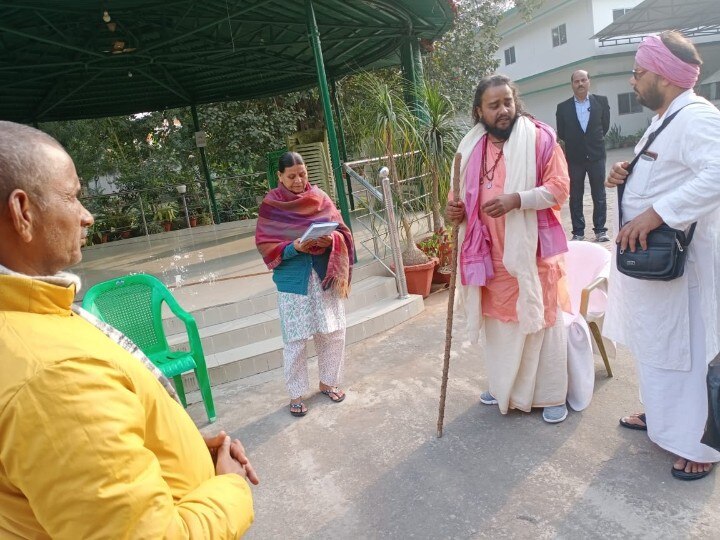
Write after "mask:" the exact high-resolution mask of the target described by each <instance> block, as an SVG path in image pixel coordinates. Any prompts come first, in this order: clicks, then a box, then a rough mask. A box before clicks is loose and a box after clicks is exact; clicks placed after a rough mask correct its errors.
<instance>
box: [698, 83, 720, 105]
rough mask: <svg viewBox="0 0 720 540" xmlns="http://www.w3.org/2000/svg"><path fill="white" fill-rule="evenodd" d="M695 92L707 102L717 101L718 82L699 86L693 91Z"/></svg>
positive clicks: (719, 86)
mask: <svg viewBox="0 0 720 540" xmlns="http://www.w3.org/2000/svg"><path fill="white" fill-rule="evenodd" d="M695 91H696V92H697V94H698V95H699V96H702V97H704V98H705V99H707V100H709V101H715V100H719V99H720V82H714V83H705V84H701V85H700V86H698V87H697V88H696V89H695Z"/></svg>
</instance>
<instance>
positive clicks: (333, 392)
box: [320, 386, 345, 403]
mask: <svg viewBox="0 0 720 540" xmlns="http://www.w3.org/2000/svg"><path fill="white" fill-rule="evenodd" d="M320 392H321V393H323V394H325V395H326V396H327V397H329V398H330V399H331V400H332V401H334V402H335V403H340V402H341V401H342V400H343V399H345V392H343V391H342V390H340V389H339V388H338V387H337V386H333V387H332V388H331V389H330V390H320ZM333 396H335V397H333Z"/></svg>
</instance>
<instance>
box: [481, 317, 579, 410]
mask: <svg viewBox="0 0 720 540" xmlns="http://www.w3.org/2000/svg"><path fill="white" fill-rule="evenodd" d="M483 329H484V331H483V334H484V336H483V337H484V342H485V365H486V370H487V375H488V383H489V386H488V390H489V392H490V393H491V394H492V395H493V397H494V398H495V399H496V400H497V402H498V407H499V408H500V412H501V413H503V414H506V413H507V412H508V409H519V410H521V411H525V412H530V409H531V408H532V407H552V406H555V405H563V404H564V403H565V398H566V396H567V385H568V374H567V341H566V340H567V337H566V332H565V328H564V325H563V318H562V313H561V312H560V311H558V315H557V319H556V321H555V325H554V326H552V327H550V328H544V329H542V330H540V331H538V332H535V333H533V334H523V333H522V332H520V328H519V324H518V323H517V322H502V321H498V320H497V319H492V318H489V317H485V320H484V323H483Z"/></svg>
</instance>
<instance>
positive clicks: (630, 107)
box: [618, 92, 642, 114]
mask: <svg viewBox="0 0 720 540" xmlns="http://www.w3.org/2000/svg"><path fill="white" fill-rule="evenodd" d="M639 112H642V105H640V104H639V103H638V100H637V99H635V92H628V93H626V94H618V113H619V114H634V113H639Z"/></svg>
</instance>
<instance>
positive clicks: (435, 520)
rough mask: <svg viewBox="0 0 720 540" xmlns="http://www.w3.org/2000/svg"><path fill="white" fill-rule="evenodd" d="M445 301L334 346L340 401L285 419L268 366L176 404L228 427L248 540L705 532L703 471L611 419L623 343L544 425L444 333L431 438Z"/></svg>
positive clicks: (709, 510)
mask: <svg viewBox="0 0 720 540" xmlns="http://www.w3.org/2000/svg"><path fill="white" fill-rule="evenodd" d="M621 157H624V155H619V153H618V152H614V153H612V154H611V155H610V156H609V159H608V161H613V160H617V159H620V158H621ZM609 199H610V200H609V201H608V203H609V205H608V206H609V209H611V212H614V205H615V202H614V201H615V199H614V193H612V192H610V196H609ZM591 210H592V206H591V203H590V199H589V193H588V195H587V196H586V215H587V216H588V218H589V215H590V212H591ZM564 214H565V219H564V221H567V212H566V211H565V213H564ZM588 222H589V223H591V221H588ZM611 232H612V231H611ZM446 307H447V292H445V291H442V292H438V293H435V294H433V295H431V296H430V298H428V299H427V300H426V310H425V312H424V313H422V314H421V315H420V316H418V317H416V318H414V319H413V320H411V321H408V322H406V323H404V324H402V325H400V326H398V327H396V328H394V329H392V330H390V331H389V332H386V333H384V334H381V335H379V336H376V337H373V338H370V339H367V340H365V341H363V342H361V343H358V344H355V345H352V346H350V347H348V349H347V363H346V375H345V381H346V385H345V388H346V389H347V392H348V397H347V399H346V400H345V401H344V402H343V403H341V404H335V403H331V402H330V401H329V400H328V399H327V398H325V397H324V396H322V395H320V394H314V395H313V396H312V397H310V398H309V399H308V400H307V401H306V403H307V405H308V407H309V409H310V411H309V413H308V415H307V416H306V417H304V418H301V419H297V418H294V417H291V416H290V415H289V413H288V411H287V401H288V399H287V397H286V394H285V389H284V384H283V377H282V373H281V371H280V370H275V371H272V372H268V373H264V374H261V375H257V376H255V377H250V378H247V379H244V380H242V381H239V382H238V383H230V384H226V385H222V386H219V387H216V388H215V389H214V392H215V396H216V404H217V409H218V421H217V423H216V424H214V425H212V426H208V425H207V424H206V423H205V422H206V420H205V418H204V416H205V415H204V411H203V409H202V405H201V404H196V405H192V406H191V407H190V413H191V415H192V416H193V418H194V419H195V420H196V421H197V422H198V425H200V426H201V428H202V430H203V431H204V432H207V433H214V432H216V431H217V430H220V429H225V430H227V431H228V432H230V433H231V434H232V435H233V436H236V437H239V438H240V439H242V440H243V442H244V443H245V445H246V447H247V449H248V452H249V454H250V456H251V458H252V460H253V462H254V464H255V466H256V468H257V469H258V471H259V474H260V476H261V480H262V483H261V485H260V486H258V487H257V488H254V494H255V511H256V522H255V524H254V526H253V528H252V529H251V532H250V533H249V535H248V537H249V538H258V539H266V538H283V539H285V538H288V539H290V538H533V539H536V538H623V539H625V538H673V539H675V538H718V537H720V533H718V532H717V531H718V530H720V514H718V512H717V511H716V508H717V507H718V506H719V505H720V494H718V493H717V492H716V490H715V485H716V482H717V479H716V478H717V476H716V475H711V476H710V477H708V478H706V479H704V480H701V481H698V482H694V483H683V482H680V481H677V480H675V479H673V478H672V477H671V476H670V467H671V463H672V458H671V456H670V455H668V454H667V453H666V452H664V451H662V450H660V449H659V448H657V447H656V446H654V445H653V444H651V443H650V442H649V441H648V439H647V437H646V436H645V434H644V433H642V432H637V431H630V430H626V429H623V428H621V427H619V426H618V423H617V420H618V418H619V417H620V416H622V415H623V414H626V413H628V412H631V411H634V410H638V409H639V406H640V405H639V402H638V399H637V385H636V381H635V375H634V368H633V361H632V359H631V357H630V355H629V354H628V352H627V351H626V350H625V349H623V348H620V349H619V351H618V355H617V358H616V359H614V360H612V366H613V370H614V372H615V377H614V378H612V379H609V378H607V377H606V375H605V372H604V369H603V367H602V362H601V361H600V360H599V358H596V375H597V377H596V384H595V396H594V399H593V402H592V404H591V405H590V407H589V408H588V409H586V410H585V411H583V412H580V413H577V412H571V414H570V416H569V418H568V419H567V420H566V421H565V422H563V423H562V424H558V425H553V426H551V425H548V424H546V423H544V422H543V421H542V418H541V414H540V412H539V411H537V412H533V413H532V414H524V413H518V412H511V413H510V414H508V415H507V416H504V417H503V416H502V415H500V413H499V412H498V410H497V408H495V407H487V406H483V405H481V404H480V403H479V401H478V397H479V394H480V392H481V391H482V390H483V389H484V388H485V375H484V369H483V365H482V351H480V350H479V349H477V348H476V347H474V346H471V345H470V344H469V343H462V342H460V341H456V343H455V344H454V347H453V358H452V364H451V371H450V384H449V389H448V400H447V409H446V419H445V430H444V437H443V438H442V439H438V438H437V437H436V421H437V406H438V398H439V388H440V375H441V369H442V357H443V347H444V329H445V313H446ZM311 380H313V381H317V370H316V368H315V366H313V367H312V369H311ZM713 531H714V532H713Z"/></svg>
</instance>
